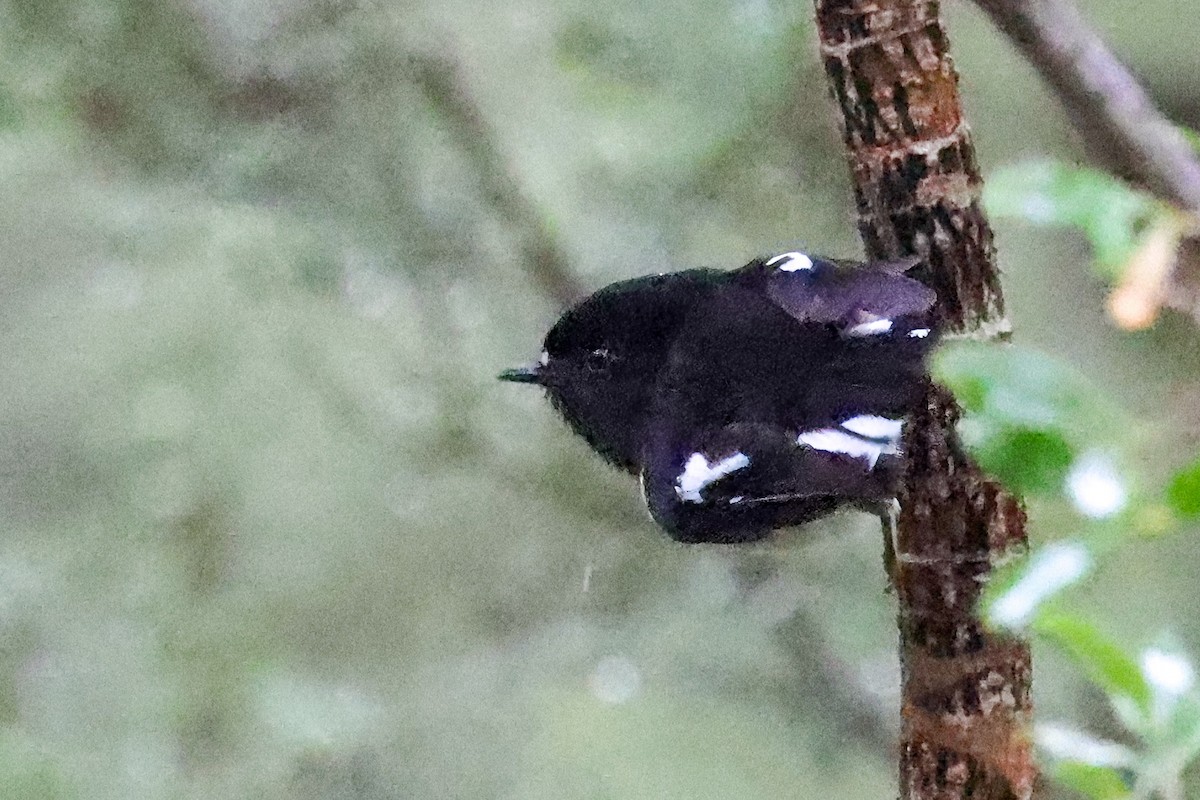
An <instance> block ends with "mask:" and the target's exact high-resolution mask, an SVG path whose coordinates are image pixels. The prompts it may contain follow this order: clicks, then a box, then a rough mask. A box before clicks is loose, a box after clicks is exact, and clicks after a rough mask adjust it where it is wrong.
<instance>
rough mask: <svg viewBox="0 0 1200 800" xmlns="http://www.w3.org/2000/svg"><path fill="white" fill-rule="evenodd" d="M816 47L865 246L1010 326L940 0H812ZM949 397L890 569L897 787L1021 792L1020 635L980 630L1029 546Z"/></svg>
mask: <svg viewBox="0 0 1200 800" xmlns="http://www.w3.org/2000/svg"><path fill="white" fill-rule="evenodd" d="M816 6H817V24H818V27H819V30H820V36H821V55H822V57H823V60H824V64H825V70H826V73H827V75H828V78H829V83H830V87H831V93H832V96H833V99H834V101H835V102H836V103H837V105H838V108H839V110H840V112H841V116H842V132H843V138H844V141H845V144H846V149H847V154H848V157H849V162H850V168H851V172H852V174H853V179H854V187H855V197H856V199H857V205H858V215H859V231H860V233H861V234H862V238H863V241H864V243H865V245H866V249H867V252H868V255H870V256H871V257H874V258H895V257H898V256H904V255H910V254H917V255H920V256H921V257H922V258H923V259H924V260H925V266H924V267H923V269H924V274H923V275H922V277H923V278H924V279H925V280H927V281H928V282H929V283H930V285H932V286H933V287H934V288H935V289H936V290H937V292H938V297H939V306H940V314H941V320H942V324H943V329H944V330H946V331H947V332H950V333H960V334H966V335H973V336H997V335H1001V334H1003V333H1004V332H1005V331H1006V330H1007V323H1006V321H1005V319H1004V316H1003V313H1004V303H1003V298H1002V295H1001V291H1000V282H999V274H998V271H997V269H996V264H995V258H994V252H993V248H992V231H991V228H990V226H989V225H988V222H987V219H986V218H985V217H984V214H983V211H982V209H981V208H980V205H979V194H980V188H981V185H982V182H981V179H980V176H979V170H978V167H977V165H976V162H975V153H974V147H973V145H972V143H971V137H970V133H969V131H968V129H967V125H966V122H965V121H964V119H963V113H962V107H961V104H960V102H959V97H958V86H957V83H958V77H957V75H956V73H955V71H954V67H953V65H952V63H951V61H950V56H949V51H948V43H947V40H946V35H945V32H944V30H943V28H942V25H941V21H940V18H939V4H938V3H937V2H930V1H929V0H926V1H925V2H914V0H816ZM958 413H959V412H958V408H957V406H956V404H955V402H954V399H953V398H952V397H950V396H949V394H948V393H946V392H945V391H944V390H942V389H940V388H938V387H935V386H931V387H930V389H929V391H928V395H927V398H926V402H925V403H924V405H923V408H922V409H921V410H920V411H919V413H917V414H916V415H914V417H913V419H912V421H911V423H910V424H909V425H908V428H907V430H908V432H907V434H906V442H905V446H906V452H907V453H908V465H907V468H906V477H905V482H904V487H903V489H902V492H901V498H900V500H901V512H900V518H899V524H898V529H897V536H896V541H895V542H894V543H893V547H894V559H893V574H892V580H893V582H894V584H895V587H896V594H897V598H898V601H899V628H900V657H901V669H902V681H903V685H902V703H903V706H902V720H903V723H902V731H901V746H900V788H901V795H902V796H903V797H905V798H921V800H926V799H930V800H932V798H937V799H938V800H948V799H949V798H968V797H970V798H975V800H983V798H1026V797H1029V796H1030V794H1031V791H1032V786H1033V781H1034V777H1035V771H1034V767H1033V761H1032V754H1031V746H1030V741H1029V738H1028V734H1027V728H1028V723H1029V715H1030V710H1031V708H1030V698H1029V686H1030V661H1029V648H1028V645H1027V644H1026V643H1025V642H1023V641H1020V640H1016V639H1012V638H1007V637H1004V636H999V635H996V634H994V633H991V632H989V631H987V630H985V629H984V627H983V625H982V624H981V622H980V621H979V619H978V618H977V616H976V614H975V611H976V604H977V600H978V598H979V594H980V592H981V590H982V587H983V584H984V583H985V582H986V580H987V577H988V575H989V574H990V572H991V570H992V569H993V567H994V566H995V565H996V564H997V563H998V562H999V561H1001V560H1003V559H1006V558H1008V557H1010V556H1011V555H1013V554H1014V553H1018V552H1022V551H1023V550H1024V549H1025V547H1026V539H1025V530H1024V529H1025V516H1024V512H1023V510H1022V508H1021V505H1020V503H1019V501H1017V500H1016V499H1015V498H1013V497H1012V496H1010V495H1008V494H1006V493H1005V492H1004V490H1003V489H1002V488H1001V487H999V486H998V485H996V484H995V483H993V482H991V481H989V480H988V479H987V478H986V477H985V476H984V475H983V474H982V473H980V471H979V470H978V468H976V467H975V466H974V465H973V464H972V463H971V462H970V461H969V460H968V459H967V458H966V457H965V456H964V455H962V453H961V452H960V451H959V450H958V449H957V448H956V447H955V445H954V439H953V430H954V423H955V422H956V420H957V418H958Z"/></svg>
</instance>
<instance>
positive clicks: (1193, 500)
mask: <svg viewBox="0 0 1200 800" xmlns="http://www.w3.org/2000/svg"><path fill="white" fill-rule="evenodd" d="M1167 505H1169V506H1170V507H1171V510H1172V511H1174V512H1175V513H1176V514H1178V515H1179V516H1181V517H1183V518H1184V519H1194V518H1196V517H1200V460H1197V461H1195V462H1193V463H1192V464H1191V465H1190V466H1188V467H1185V468H1184V469H1182V470H1180V471H1179V472H1177V473H1175V477H1174V478H1172V479H1171V482H1170V484H1168V485H1167Z"/></svg>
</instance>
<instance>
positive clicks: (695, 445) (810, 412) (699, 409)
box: [641, 288, 921, 542]
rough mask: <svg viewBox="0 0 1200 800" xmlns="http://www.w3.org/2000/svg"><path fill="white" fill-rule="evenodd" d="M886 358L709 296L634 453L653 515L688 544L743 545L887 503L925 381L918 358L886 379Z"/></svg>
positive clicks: (817, 329) (730, 296) (730, 297)
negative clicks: (907, 419) (903, 436)
mask: <svg viewBox="0 0 1200 800" xmlns="http://www.w3.org/2000/svg"><path fill="white" fill-rule="evenodd" d="M891 350H892V348H883V347H879V346H870V347H864V346H862V344H861V343H860V342H858V341H847V340H846V338H845V337H844V336H842V335H841V334H840V333H839V332H838V331H837V330H835V329H834V328H832V327H831V326H829V325H826V324H818V323H813V322H807V323H799V324H798V323H797V321H796V320H795V319H794V318H793V317H791V316H790V315H788V314H787V313H785V312H784V311H783V310H781V309H780V308H779V307H778V306H777V305H776V304H774V303H773V302H771V301H770V299H768V298H766V297H764V296H763V295H762V293H760V292H756V291H751V290H748V289H737V288H734V289H732V290H731V291H726V292H721V293H720V294H718V295H715V296H714V297H713V298H711V299H710V300H709V301H708V302H707V303H705V304H704V305H703V306H702V307H700V308H697V309H696V311H695V312H694V313H693V315H692V316H691V317H690V318H689V320H688V321H687V323H686V324H684V325H683V326H682V327H681V329H680V330H679V332H678V336H677V338H676V341H675V343H674V344H673V346H672V348H671V353H670V358H669V359H668V363H667V364H666V366H665V367H664V369H663V371H662V373H661V374H660V376H659V380H658V385H657V387H656V392H655V397H656V400H657V402H658V404H659V405H658V407H657V408H656V409H655V410H654V413H653V414H651V422H650V426H649V429H648V430H647V431H646V432H645V444H644V447H643V451H642V457H641V467H642V481H643V489H644V492H645V495H646V501H647V504H648V506H649V508H650V512H651V515H652V516H653V517H654V519H655V520H656V521H658V522H659V524H661V525H662V526H663V527H664V528H665V529H666V530H667V531H668V532H670V533H671V535H672V536H673V537H675V538H676V539H680V540H682V541H714V542H729V541H746V540H751V539H756V538H759V537H761V536H763V535H765V534H766V533H768V532H769V531H770V530H772V529H773V528H776V527H780V526H783V525H790V524H798V523H801V522H805V521H807V520H810V519H813V518H815V517H819V516H822V515H824V514H827V513H829V512H830V511H831V510H833V509H834V508H836V507H837V506H838V505H841V504H847V503H849V504H855V505H872V504H878V503H879V502H881V501H882V500H884V499H886V498H887V497H890V496H891V491H892V490H891V487H892V484H893V482H894V471H895V469H896V465H898V463H899V459H898V455H899V452H900V433H901V426H902V424H903V423H902V417H903V413H904V410H905V409H906V408H907V407H908V406H909V405H910V404H911V402H912V399H913V397H914V396H915V394H914V391H913V389H912V386H913V385H915V381H916V380H917V379H918V377H919V375H920V372H921V370H920V363H919V361H920V359H919V357H918V358H917V363H916V369H915V370H909V371H901V372H897V371H896V370H895V369H893V371H892V372H890V373H889V372H887V371H886V369H885V368H889V367H895V366H896V362H897V360H896V359H892V358H890V357H886V358H884V357H883V356H890V354H891ZM877 362H878V363H877ZM881 370H882V372H881ZM910 373H911V375H915V376H918V377H911V376H910Z"/></svg>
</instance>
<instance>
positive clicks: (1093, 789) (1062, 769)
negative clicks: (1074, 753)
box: [1051, 761, 1130, 800]
mask: <svg viewBox="0 0 1200 800" xmlns="http://www.w3.org/2000/svg"><path fill="white" fill-rule="evenodd" d="M1051 775H1053V777H1054V780H1055V781H1057V782H1058V783H1061V784H1062V785H1063V786H1066V787H1067V788H1068V789H1074V790H1075V791H1077V792H1079V793H1080V794H1082V795H1084V796H1085V797H1089V798H1092V800H1120V798H1123V797H1129V796H1130V789H1129V785H1128V784H1127V783H1125V779H1124V778H1123V777H1122V776H1121V773H1120V772H1118V771H1117V770H1115V769H1112V768H1111V767H1097V766H1094V765H1092V764H1084V763H1082V762H1080V761H1060V762H1058V763H1056V764H1055V765H1054V766H1053V767H1052V768H1051Z"/></svg>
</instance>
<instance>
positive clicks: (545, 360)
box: [538, 350, 550, 367]
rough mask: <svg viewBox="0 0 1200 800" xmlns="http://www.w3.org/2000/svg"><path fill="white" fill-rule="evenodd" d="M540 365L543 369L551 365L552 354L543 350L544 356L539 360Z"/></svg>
mask: <svg viewBox="0 0 1200 800" xmlns="http://www.w3.org/2000/svg"><path fill="white" fill-rule="evenodd" d="M538 363H539V364H541V365H542V366H543V367H544V366H546V365H547V364H549V363H550V354H549V353H548V352H546V351H545V350H543V351H542V355H541V356H540V357H539V358H538Z"/></svg>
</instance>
